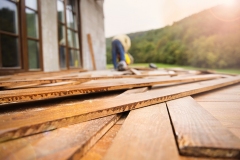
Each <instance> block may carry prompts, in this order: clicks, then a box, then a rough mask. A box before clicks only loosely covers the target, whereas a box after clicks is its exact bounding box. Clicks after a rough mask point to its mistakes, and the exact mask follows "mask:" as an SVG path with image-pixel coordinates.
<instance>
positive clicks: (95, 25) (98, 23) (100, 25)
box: [80, 0, 106, 70]
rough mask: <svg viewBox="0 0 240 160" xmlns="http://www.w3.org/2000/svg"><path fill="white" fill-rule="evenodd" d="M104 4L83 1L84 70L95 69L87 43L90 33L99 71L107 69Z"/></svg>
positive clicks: (88, 0) (81, 9)
mask: <svg viewBox="0 0 240 160" xmlns="http://www.w3.org/2000/svg"><path fill="white" fill-rule="evenodd" d="M103 3H104V2H103V1H95V0H81V4H80V13H81V22H82V24H81V26H82V51H83V53H82V55H83V68H84V69H88V70H91V69H93V65H92V59H91V55H90V52H89V46H88V41H87V34H88V33H90V34H91V37H92V44H93V50H94V56H95V61H96V67H97V69H98V70H100V69H105V68H106V43H105V34H104V14H103Z"/></svg>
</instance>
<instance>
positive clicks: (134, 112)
mask: <svg viewBox="0 0 240 160" xmlns="http://www.w3.org/2000/svg"><path fill="white" fill-rule="evenodd" d="M0 85H1V91H0V159H84V160H87V159H89V160H90V159H99V160H100V159H109V160H112V159H114V160H115V159H123V160H125V159H129V160H132V159H143V160H145V159H146V160H149V159H163V160H165V159H187V160H189V159H197V160H198V159H206V158H207V159H211V158H218V159H222V158H224V159H228V158H231V159H240V76H234V75H219V74H205V73H204V72H200V71H187V70H182V69H181V70H174V71H169V70H164V69H158V70H148V69H141V68H136V69H132V70H129V71H125V72H117V71H111V70H106V71H89V72H87V71H77V70H75V71H69V72H66V71H65V72H54V73H41V74H37V73H34V74H32V75H30V74H27V73H26V74H19V75H12V76H2V77H1V76H0Z"/></svg>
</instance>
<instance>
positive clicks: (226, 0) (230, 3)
mask: <svg viewBox="0 0 240 160" xmlns="http://www.w3.org/2000/svg"><path fill="white" fill-rule="evenodd" d="M235 2H236V0H222V3H223V4H224V5H227V6H233V5H234V4H235Z"/></svg>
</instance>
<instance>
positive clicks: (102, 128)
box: [0, 115, 120, 159]
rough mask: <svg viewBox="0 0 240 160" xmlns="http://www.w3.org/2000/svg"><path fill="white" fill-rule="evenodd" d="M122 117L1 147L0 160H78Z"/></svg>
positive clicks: (97, 121)
mask: <svg viewBox="0 0 240 160" xmlns="http://www.w3.org/2000/svg"><path fill="white" fill-rule="evenodd" d="M119 117H120V116H119V115H112V116H108V117H104V118H100V119H96V120H91V121H88V122H84V123H80V124H75V125H70V126H68V127H65V128H60V129H57V130H53V131H51V132H47V133H41V134H37V135H33V136H30V137H25V138H21V139H16V140H13V141H8V142H5V143H1V144H0V153H1V154H0V159H15V158H17V159H79V158H81V157H82V156H83V155H84V154H85V153H86V152H87V150H89V149H90V148H91V147H92V146H93V145H94V144H95V143H96V142H97V141H98V140H99V139H100V138H101V137H102V136H103V135H104V134H105V133H106V132H107V131H108V130H109V129H110V128H111V127H112V126H113V125H114V124H115V123H116V121H117V120H118V119H119ZM13 153H14V154H13Z"/></svg>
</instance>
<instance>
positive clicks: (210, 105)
mask: <svg viewBox="0 0 240 160" xmlns="http://www.w3.org/2000/svg"><path fill="white" fill-rule="evenodd" d="M198 103H199V104H200V105H201V106H202V107H203V108H204V109H206V110H207V111H208V112H209V113H211V114H212V115H213V116H214V117H215V118H216V119H217V120H219V122H221V124H222V125H223V126H225V127H227V128H228V129H229V130H230V131H231V132H232V133H233V134H235V136H237V137H238V138H239V139H240V116H239V115H240V102H198Z"/></svg>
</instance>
